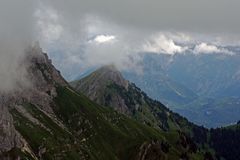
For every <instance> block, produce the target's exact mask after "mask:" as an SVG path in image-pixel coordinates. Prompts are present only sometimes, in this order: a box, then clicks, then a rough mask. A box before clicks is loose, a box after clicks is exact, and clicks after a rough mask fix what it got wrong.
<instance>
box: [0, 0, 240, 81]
mask: <svg viewBox="0 0 240 160" xmlns="http://www.w3.org/2000/svg"><path fill="white" fill-rule="evenodd" d="M239 6H240V1H239V0H121V1H120V0H67V1H66V0H1V2H0V20H1V25H0V34H1V36H0V43H1V44H0V47H1V46H4V47H1V48H4V50H2V49H0V52H1V55H0V56H1V57H0V58H1V59H0V63H1V64H2V65H3V66H6V65H4V64H6V63H10V62H9V61H10V60H11V61H14V62H15V63H14V62H11V63H14V64H17V59H18V57H19V54H15V52H14V51H13V49H15V50H19V52H21V51H20V48H21V50H22V48H24V47H23V46H26V44H27V43H30V42H32V41H35V40H38V41H40V44H41V46H42V48H43V50H44V51H46V52H48V54H49V55H50V57H51V58H52V59H53V62H54V64H55V65H56V66H57V68H58V69H60V70H61V71H62V73H63V74H64V76H65V77H66V78H68V79H72V78H74V77H76V76H77V75H76V74H78V72H81V71H83V70H84V69H86V68H89V67H94V66H98V65H104V64H109V63H113V64H115V65H117V66H118V67H119V68H121V69H129V68H131V69H134V70H136V71H139V70H141V66H140V62H141V59H142V57H141V54H139V52H154V53H165V54H170V55H172V54H176V53H182V52H185V51H186V50H189V46H190V45H191V46H193V47H192V48H193V49H192V52H193V53H218V52H222V53H226V54H229V55H231V54H232V53H231V52H229V51H228V50H226V49H223V48H222V47H221V46H225V45H239V42H240V38H239V37H240V21H239V15H240V10H239ZM13 46H14V47H13ZM20 46H21V47H20ZM10 53H11V54H10ZM12 57H15V58H12ZM12 70H15V68H14V67H13V68H12ZM4 71H5V69H4V67H2V69H0V77H4V76H5V75H6V72H4ZM9 78H11V77H9Z"/></svg>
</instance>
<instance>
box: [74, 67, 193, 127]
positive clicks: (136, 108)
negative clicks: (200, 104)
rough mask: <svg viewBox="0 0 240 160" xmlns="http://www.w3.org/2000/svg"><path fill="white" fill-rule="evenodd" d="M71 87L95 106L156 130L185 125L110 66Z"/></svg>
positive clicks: (175, 115)
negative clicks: (126, 116) (128, 117)
mask: <svg viewBox="0 0 240 160" xmlns="http://www.w3.org/2000/svg"><path fill="white" fill-rule="evenodd" d="M71 85H72V87H73V88H75V89H76V90H77V91H79V92H81V93H83V94H85V95H86V96H87V97H89V98H90V99H91V100H93V101H95V102H97V103H98V104H100V105H104V106H108V107H111V108H114V109H115V110H117V111H119V112H121V113H123V114H126V115H128V116H130V117H134V118H135V119H136V120H138V121H140V122H142V123H144V124H148V125H149V126H152V127H155V128H158V129H162V130H170V129H174V130H178V129H180V128H182V127H183V126H184V127H185V126H186V124H187V123H188V121H187V120H186V119H184V118H182V117H180V116H178V115H177V114H174V113H172V112H171V111H170V110H168V109H167V108H166V107H165V106H164V105H162V104H161V103H159V102H157V101H154V100H152V99H150V98H149V97H148V96H147V95H146V94H145V93H144V92H142V91H141V90H140V89H139V88H137V87H136V86H135V85H134V84H133V83H130V82H129V81H127V80H125V79H124V78H123V76H122V74H121V73H120V72H119V71H118V70H117V69H116V68H115V67H114V66H104V67H102V68H100V69H98V70H97V71H95V72H93V73H92V74H90V75H89V76H87V77H85V78H83V79H81V80H79V81H75V82H72V83H71Z"/></svg>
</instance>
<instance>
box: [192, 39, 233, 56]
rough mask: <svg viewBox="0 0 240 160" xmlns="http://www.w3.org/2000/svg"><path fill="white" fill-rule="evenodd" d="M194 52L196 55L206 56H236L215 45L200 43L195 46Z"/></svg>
mask: <svg viewBox="0 0 240 160" xmlns="http://www.w3.org/2000/svg"><path fill="white" fill-rule="evenodd" d="M193 52H194V53H196V54H200V53H205V54H213V53H224V54H230V55H232V54H234V53H233V52H230V51H228V50H227V49H224V48H219V47H217V46H215V45H211V44H207V43H204V42H202V43H200V44H198V45H196V46H195V48H194V49H193Z"/></svg>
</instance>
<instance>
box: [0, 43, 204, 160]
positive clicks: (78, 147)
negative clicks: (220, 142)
mask: <svg viewBox="0 0 240 160" xmlns="http://www.w3.org/2000/svg"><path fill="white" fill-rule="evenodd" d="M27 52H28V54H27V57H26V62H25V63H27V64H29V65H28V72H29V75H28V78H29V80H31V82H32V87H30V88H22V89H21V90H16V91H14V92H12V93H7V94H3V93H2V96H1V101H0V102H1V103H0V109H1V112H0V124H1V128H0V139H1V141H0V159H3V160H5V159H6V160H11V159H35V160H37V159H44V160H52V159H69V160H70V159H71V160H74V159H76V160H79V159H99V160H102V159H104V160H107V159H109V160H113V159H124V160H126V159H146V160H147V159H150V160H151V159H171V160H174V159H176V160H178V159H180V158H182V159H196V160H197V159H208V158H209V154H208V152H206V153H205V154H204V150H198V149H197V147H196V144H195V143H194V142H193V141H192V140H191V139H190V138H189V137H188V136H187V135H186V134H184V133H183V132H180V131H178V132H176V131H172V132H163V131H160V130H156V129H154V128H151V127H149V126H146V125H142V124H140V123H138V122H137V121H135V120H132V119H130V118H128V117H126V116H124V115H122V114H120V113H118V112H116V111H114V110H113V109H111V108H106V107H102V106H99V105H97V104H96V103H94V102H92V101H91V100H89V99H88V98H87V97H85V96H84V95H82V94H79V93H77V92H75V91H74V90H73V89H71V88H70V87H69V85H68V84H67V83H66V81H65V80H64V79H63V78H62V77H61V75H60V73H59V72H58V71H57V70H56V69H55V68H54V66H53V65H52V64H51V61H50V60H49V59H48V57H47V55H46V54H44V53H43V52H42V51H41V49H40V48H39V47H38V46H35V47H31V48H29V49H28V50H27ZM116 78H117V77H116ZM116 80H118V79H116ZM118 81H119V80H118ZM119 84H125V81H123V82H122V81H119ZM126 87H127V86H126Z"/></svg>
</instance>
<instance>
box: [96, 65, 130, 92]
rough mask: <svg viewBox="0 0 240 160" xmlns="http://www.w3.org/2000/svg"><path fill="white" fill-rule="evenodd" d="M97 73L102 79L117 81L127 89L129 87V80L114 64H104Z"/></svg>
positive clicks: (116, 82)
mask: <svg viewBox="0 0 240 160" xmlns="http://www.w3.org/2000/svg"><path fill="white" fill-rule="evenodd" d="M95 74H98V76H99V78H100V80H102V81H108V82H111V83H115V84H117V85H119V86H122V87H124V88H125V89H127V88H128V84H129V82H128V81H127V80H125V79H124V78H123V76H122V74H121V72H120V71H119V70H118V69H117V68H116V67H115V66H114V65H107V66H103V67H101V68H100V69H99V70H97V71H96V72H95Z"/></svg>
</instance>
